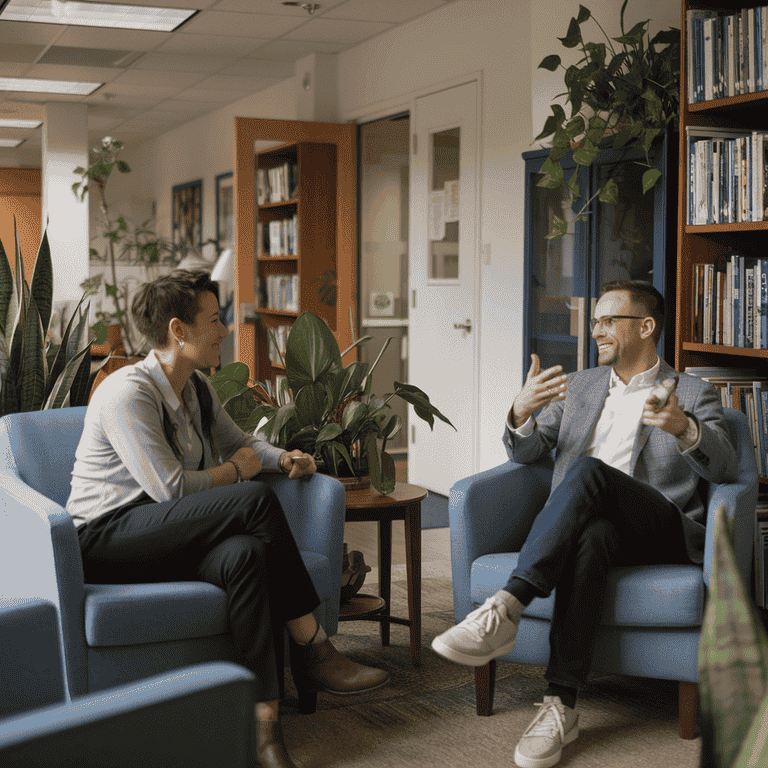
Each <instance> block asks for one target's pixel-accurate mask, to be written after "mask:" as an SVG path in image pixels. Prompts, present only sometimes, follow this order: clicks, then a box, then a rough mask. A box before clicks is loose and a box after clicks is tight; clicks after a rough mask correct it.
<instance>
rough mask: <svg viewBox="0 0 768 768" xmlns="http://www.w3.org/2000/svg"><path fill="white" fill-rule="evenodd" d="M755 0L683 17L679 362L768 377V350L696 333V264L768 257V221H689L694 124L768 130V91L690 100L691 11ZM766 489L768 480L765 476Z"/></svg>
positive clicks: (721, 0)
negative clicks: (710, 340)
mask: <svg viewBox="0 0 768 768" xmlns="http://www.w3.org/2000/svg"><path fill="white" fill-rule="evenodd" d="M757 5H758V4H757V3H750V2H749V0H747V1H746V2H745V0H716V1H715V2H708V1H706V0H704V1H702V0H683V1H682V4H681V6H682V12H681V15H682V20H681V26H680V29H681V35H682V46H681V66H680V75H681V77H680V84H681V89H680V166H679V171H680V177H679V178H680V180H681V183H680V185H679V190H678V213H679V215H678V247H677V297H676V298H677V323H676V328H675V366H676V368H677V369H678V370H680V371H684V370H685V368H686V367H688V366H725V367H734V368H757V369H762V368H764V369H765V372H766V377H767V378H768V365H765V363H764V362H763V361H765V360H768V350H765V349H753V348H745V347H734V346H722V345H717V344H700V343H696V342H694V341H693V339H694V338H695V336H694V317H693V314H694V311H693V305H694V295H693V294H694V281H693V279H692V276H693V270H694V265H696V264H714V265H715V268H716V269H723V268H724V265H725V261H726V259H727V258H728V257H729V256H730V254H731V253H733V252H736V253H740V254H742V255H757V256H762V255H764V253H765V251H766V247H767V246H768V221H750V222H740V223H728V224H709V225H692V224H688V223H687V221H688V216H687V212H688V198H687V195H688V186H689V184H688V157H687V145H686V128H687V127H688V126H697V127H712V128H728V129H746V130H761V131H762V130H768V91H765V90H763V91H759V92H754V93H744V94H740V95H736V96H729V97H726V98H720V99H711V100H708V101H700V102H698V103H693V104H689V103H688V57H687V43H688V40H687V34H686V23H687V11H689V10H718V11H729V10H732V11H733V12H735V11H737V10H740V9H742V8H746V7H757ZM760 483H761V489H765V488H766V487H767V486H768V478H765V477H761V478H760Z"/></svg>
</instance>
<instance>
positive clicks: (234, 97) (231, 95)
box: [174, 86, 253, 105]
mask: <svg viewBox="0 0 768 768" xmlns="http://www.w3.org/2000/svg"><path fill="white" fill-rule="evenodd" d="M252 95H253V91H250V90H248V91H225V90H222V89H218V90H215V91H210V90H202V89H201V88H200V87H199V86H195V87H194V88H190V89H189V90H186V91H181V93H178V94H176V96H175V97H174V98H176V99H181V100H187V99H188V100H190V101H215V102H218V104H219V105H221V104H231V103H232V102H233V101H239V100H240V99H244V98H245V97H246V96H252Z"/></svg>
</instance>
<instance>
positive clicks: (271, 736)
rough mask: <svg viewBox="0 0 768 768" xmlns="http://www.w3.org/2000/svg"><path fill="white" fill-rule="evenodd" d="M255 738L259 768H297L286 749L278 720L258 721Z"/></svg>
mask: <svg viewBox="0 0 768 768" xmlns="http://www.w3.org/2000/svg"><path fill="white" fill-rule="evenodd" d="M254 738H255V747H256V753H255V756H256V766H257V768H296V764H295V763H294V762H293V760H291V758H290V756H289V754H288V750H286V748H285V742H284V741H283V731H282V729H281V727H280V722H279V721H278V720H256V721H255V723H254Z"/></svg>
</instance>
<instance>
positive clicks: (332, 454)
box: [321, 442, 355, 477]
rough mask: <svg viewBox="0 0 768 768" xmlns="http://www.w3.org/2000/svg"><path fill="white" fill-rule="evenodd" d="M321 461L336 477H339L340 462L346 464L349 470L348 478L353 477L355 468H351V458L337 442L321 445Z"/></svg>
mask: <svg viewBox="0 0 768 768" xmlns="http://www.w3.org/2000/svg"><path fill="white" fill-rule="evenodd" d="M321 456H322V459H323V461H325V463H326V465H327V466H330V467H333V472H334V474H336V475H341V472H340V469H341V462H344V464H346V466H347V468H348V469H349V474H350V476H352V477H354V475H355V468H354V466H352V458H351V456H350V455H349V451H348V450H347V449H346V448H345V447H344V445H343V444H342V443H339V442H328V443H323V448H322V452H321Z"/></svg>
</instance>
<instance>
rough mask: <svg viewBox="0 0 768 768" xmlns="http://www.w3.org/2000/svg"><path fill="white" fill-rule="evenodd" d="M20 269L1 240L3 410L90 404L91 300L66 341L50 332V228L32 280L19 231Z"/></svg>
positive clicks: (80, 311)
mask: <svg viewBox="0 0 768 768" xmlns="http://www.w3.org/2000/svg"><path fill="white" fill-rule="evenodd" d="M14 235H15V250H16V253H15V263H16V274H15V277H14V273H13V271H12V270H11V264H10V262H9V260H8V256H7V255H6V253H5V249H4V248H3V244H2V242H0V416H4V415H5V414H7V413H23V412H26V411H39V410H43V409H46V408H61V407H64V406H76V405H86V404H87V403H88V396H89V393H90V391H91V386H92V385H93V380H94V378H95V375H96V371H94V372H93V373H91V354H90V346H91V344H90V342H89V341H88V323H87V319H88V305H87V304H86V305H85V306H83V299H81V300H80V303H79V304H78V306H77V309H76V310H75V312H74V313H73V314H72V317H71V318H70V320H69V324H68V325H67V328H66V330H65V332H64V335H63V337H62V342H61V344H60V345H54V344H52V343H51V342H50V339H49V338H48V325H49V323H50V320H51V314H52V308H53V264H52V261H51V249H50V245H49V242H48V235H47V232H44V233H43V237H42V239H41V242H40V248H39V250H38V252H37V259H36V261H35V268H34V271H33V273H32V283H31V285H30V284H28V283H27V280H26V276H25V274H24V262H23V260H22V257H21V248H20V246H19V237H18V233H17V232H16V231H15V225H14Z"/></svg>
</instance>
